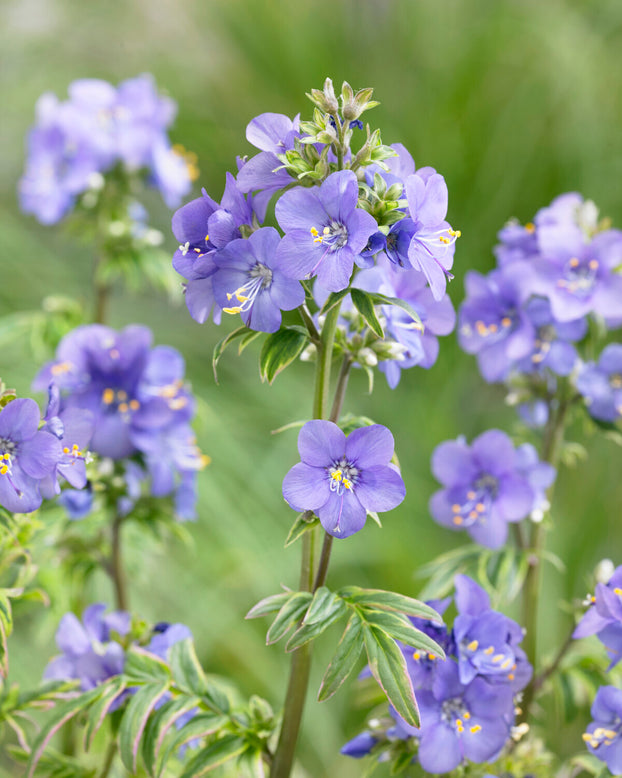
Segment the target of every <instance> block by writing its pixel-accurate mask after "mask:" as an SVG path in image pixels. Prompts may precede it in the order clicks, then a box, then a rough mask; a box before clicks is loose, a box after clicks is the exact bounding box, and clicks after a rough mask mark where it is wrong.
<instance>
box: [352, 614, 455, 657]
mask: <svg viewBox="0 0 622 778" xmlns="http://www.w3.org/2000/svg"><path fill="white" fill-rule="evenodd" d="M362 618H363V619H364V620H365V621H366V622H367V623H368V624H371V625H373V626H374V627H378V628H379V629H381V630H382V631H383V632H386V634H387V635H389V636H390V637H392V638H393V639H394V640H401V641H402V643H406V645H407V646H412V647H413V648H418V649H421V650H422V651H425V652H426V653H427V654H433V655H434V656H437V657H438V658H439V659H445V652H444V651H443V649H442V648H441V647H440V646H439V645H438V643H436V642H435V641H434V640H432V638H431V637H429V636H428V635H426V634H425V632H422V631H421V630H420V629H417V628H416V627H413V625H412V623H411V622H410V620H409V619H408V617H407V616H402V615H401V614H399V613H390V612H389V611H379V610H368V609H365V610H364V611H363V612H362Z"/></svg>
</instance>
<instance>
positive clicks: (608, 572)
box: [594, 559, 615, 584]
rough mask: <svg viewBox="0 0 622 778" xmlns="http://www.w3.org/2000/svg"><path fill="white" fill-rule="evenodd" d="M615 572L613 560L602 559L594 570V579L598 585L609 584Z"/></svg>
mask: <svg viewBox="0 0 622 778" xmlns="http://www.w3.org/2000/svg"><path fill="white" fill-rule="evenodd" d="M614 572H615V565H614V564H613V562H612V561H611V559H601V560H600V562H599V563H598V564H597V565H596V568H595V570H594V578H595V579H596V580H597V582H598V583H602V584H606V583H609V581H610V579H611V576H612V575H613V574H614Z"/></svg>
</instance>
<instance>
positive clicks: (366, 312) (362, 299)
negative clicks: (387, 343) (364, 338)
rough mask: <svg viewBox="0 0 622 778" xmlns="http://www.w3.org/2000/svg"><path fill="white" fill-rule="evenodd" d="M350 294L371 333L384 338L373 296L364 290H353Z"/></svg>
mask: <svg viewBox="0 0 622 778" xmlns="http://www.w3.org/2000/svg"><path fill="white" fill-rule="evenodd" d="M350 294H351V295H352V302H353V303H354V305H355V307H356V309H357V311H358V312H359V313H360V314H361V316H362V317H363V318H364V319H365V321H366V322H367V324H368V326H369V328H370V329H371V331H372V332H373V333H374V334H375V335H377V336H378V337H379V338H384V330H383V329H382V326H381V324H380V322H379V321H378V317H377V316H376V310H375V308H374V301H373V299H372V295H371V294H370V293H369V292H364V291H363V290H362V289H351V290H350Z"/></svg>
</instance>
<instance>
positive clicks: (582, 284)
mask: <svg viewBox="0 0 622 778" xmlns="http://www.w3.org/2000/svg"><path fill="white" fill-rule="evenodd" d="M598 268H599V264H598V260H597V259H590V260H580V259H579V258H578V257H572V258H571V259H569V260H568V262H566V265H565V267H564V277H563V278H560V279H559V280H558V281H557V286H558V287H560V289H565V290H566V291H567V292H569V293H570V294H574V295H577V297H588V296H589V295H590V293H591V292H592V289H593V288H594V284H595V283H596V275H597V273H598Z"/></svg>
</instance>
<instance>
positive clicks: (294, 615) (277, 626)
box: [266, 592, 311, 645]
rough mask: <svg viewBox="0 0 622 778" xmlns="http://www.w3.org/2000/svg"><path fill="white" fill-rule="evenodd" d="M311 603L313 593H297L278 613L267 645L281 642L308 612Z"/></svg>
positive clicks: (267, 639)
mask: <svg viewBox="0 0 622 778" xmlns="http://www.w3.org/2000/svg"><path fill="white" fill-rule="evenodd" d="M310 601H311V592H295V593H294V594H292V595H291V597H290V598H289V600H288V601H287V602H286V603H285V605H283V607H282V608H281V610H280V611H279V612H278V613H277V616H276V619H275V620H274V621H273V622H272V624H271V626H270V629H269V630H268V634H267V635H266V643H267V644H268V645H271V644H272V643H276V642H277V641H278V640H280V639H281V638H282V637H283V635H285V634H286V633H287V632H289V630H290V629H291V628H292V627H293V626H294V624H295V623H296V622H297V621H299V619H300V618H302V614H303V613H304V612H305V611H306V610H307V608H308V606H309V602H310Z"/></svg>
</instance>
